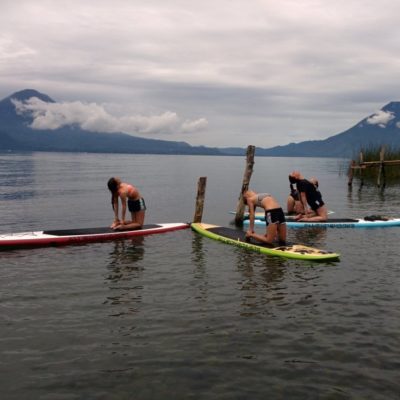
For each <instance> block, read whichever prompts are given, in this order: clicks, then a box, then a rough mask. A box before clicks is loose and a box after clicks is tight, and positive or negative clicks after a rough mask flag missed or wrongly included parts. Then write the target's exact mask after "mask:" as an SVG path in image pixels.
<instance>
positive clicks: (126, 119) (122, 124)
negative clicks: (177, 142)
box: [12, 97, 208, 135]
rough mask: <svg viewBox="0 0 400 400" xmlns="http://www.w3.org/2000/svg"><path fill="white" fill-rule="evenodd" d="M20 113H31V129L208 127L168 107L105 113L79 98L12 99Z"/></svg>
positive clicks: (145, 130) (167, 129)
mask: <svg viewBox="0 0 400 400" xmlns="http://www.w3.org/2000/svg"><path fill="white" fill-rule="evenodd" d="M12 101H13V104H14V105H15V108H16V111H17V112H18V113H19V114H29V115H31V116H32V118H33V121H32V123H31V125H30V126H31V128H32V129H49V130H54V129H58V128H62V127H64V126H71V125H78V126H79V127H80V128H82V129H85V130H88V131H91V132H107V133H112V132H124V133H128V134H133V135H135V134H150V135H151V134H172V133H178V132H181V133H192V132H197V131H200V130H204V129H205V128H207V125H208V124H207V120H206V119H204V118H201V119H198V120H195V121H190V120H186V121H183V122H182V121H181V119H180V118H179V116H178V115H177V114H176V113H174V112H171V111H166V112H164V113H162V114H160V115H151V116H143V115H133V116H122V117H117V116H113V115H111V114H110V113H108V112H107V111H106V110H105V108H104V107H103V106H101V105H98V104H96V103H82V102H80V101H75V102H64V103H47V102H44V101H42V100H40V99H38V98H37V97H31V98H30V99H28V100H26V101H24V102H21V101H18V100H15V99H13V100H12Z"/></svg>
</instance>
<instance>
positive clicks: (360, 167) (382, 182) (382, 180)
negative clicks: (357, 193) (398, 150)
mask: <svg viewBox="0 0 400 400" xmlns="http://www.w3.org/2000/svg"><path fill="white" fill-rule="evenodd" d="M359 157H360V158H359V162H358V164H357V163H356V161H355V160H352V161H351V162H350V166H349V173H348V177H349V180H348V185H349V186H351V185H352V183H353V177H354V172H355V171H359V173H360V183H361V186H363V184H364V176H363V171H365V169H366V168H378V176H377V181H376V184H377V186H378V187H382V188H384V187H385V186H386V172H385V167H386V166H400V160H385V147H384V146H382V147H381V149H380V151H379V161H364V153H363V152H362V151H361V152H360V156H359Z"/></svg>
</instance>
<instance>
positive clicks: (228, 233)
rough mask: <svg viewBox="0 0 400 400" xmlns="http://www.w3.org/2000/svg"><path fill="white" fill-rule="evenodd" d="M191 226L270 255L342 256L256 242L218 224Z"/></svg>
mask: <svg viewBox="0 0 400 400" xmlns="http://www.w3.org/2000/svg"><path fill="white" fill-rule="evenodd" d="M191 228H192V229H193V230H194V231H196V232H197V233H200V234H201V235H203V236H206V237H208V238H210V239H214V240H219V241H221V242H224V243H228V244H233V245H235V246H239V247H243V248H245V249H248V250H252V251H256V252H258V253H263V254H268V255H270V256H277V257H285V258H293V259H298V260H312V261H335V260H338V259H339V256H340V255H339V254H338V253H332V252H329V251H325V250H319V249H316V248H314V247H309V246H303V245H299V244H291V245H287V246H278V247H274V246H272V245H267V244H263V243H259V242H255V241H254V240H252V239H250V241H249V240H248V239H246V232H244V231H240V230H236V229H232V228H226V227H222V226H217V225H209V224H203V223H192V224H191Z"/></svg>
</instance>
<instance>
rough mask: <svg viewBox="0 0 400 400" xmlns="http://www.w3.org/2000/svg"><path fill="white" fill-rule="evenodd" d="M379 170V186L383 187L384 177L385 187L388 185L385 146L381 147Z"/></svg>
mask: <svg viewBox="0 0 400 400" xmlns="http://www.w3.org/2000/svg"><path fill="white" fill-rule="evenodd" d="M379 161H380V164H379V172H378V181H377V185H378V187H381V181H382V178H383V185H382V188H384V187H385V185H386V179H385V165H384V163H385V146H382V147H381V151H380V152H379Z"/></svg>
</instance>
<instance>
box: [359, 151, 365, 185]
mask: <svg viewBox="0 0 400 400" xmlns="http://www.w3.org/2000/svg"><path fill="white" fill-rule="evenodd" d="M363 163H364V154H363V152H362V150H361V151H360V163H359V165H360V167H361V168H360V189H361V188H362V187H363V186H364V175H363V168H364V167H365V166H364V165H363Z"/></svg>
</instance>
